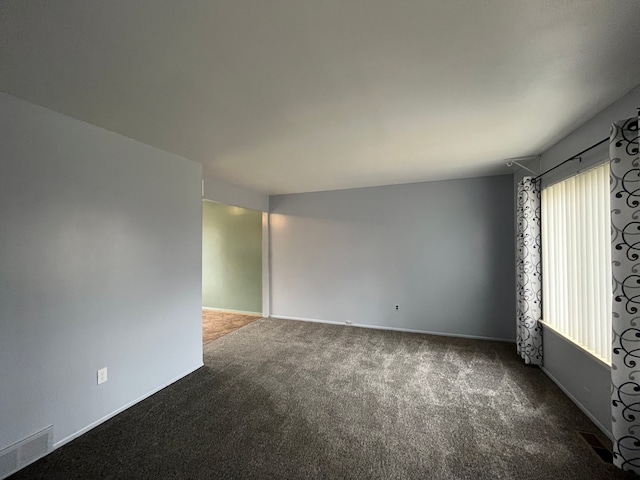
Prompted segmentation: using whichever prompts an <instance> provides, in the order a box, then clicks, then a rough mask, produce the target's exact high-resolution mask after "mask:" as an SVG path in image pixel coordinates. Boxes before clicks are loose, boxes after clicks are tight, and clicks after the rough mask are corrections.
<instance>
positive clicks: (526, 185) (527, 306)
mask: <svg viewBox="0 0 640 480" xmlns="http://www.w3.org/2000/svg"><path fill="white" fill-rule="evenodd" d="M516 225H517V227H516V228H517V232H516V309H517V312H516V314H517V316H516V319H517V325H516V342H517V349H518V354H520V356H521V357H522V358H523V359H524V361H525V363H528V364H533V365H542V326H541V325H540V319H541V317H542V275H541V273H542V258H541V242H540V185H539V183H538V182H536V181H535V180H534V179H532V178H531V177H525V178H524V179H523V180H522V181H521V182H520V183H519V184H518V203H517V206H516Z"/></svg>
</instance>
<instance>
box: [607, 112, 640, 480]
mask: <svg viewBox="0 0 640 480" xmlns="http://www.w3.org/2000/svg"><path fill="white" fill-rule="evenodd" d="M609 157H610V158H611V260H612V275H613V318H612V327H613V332H612V340H613V350H612V358H611V381H612V389H611V391H612V412H611V413H612V424H611V429H612V433H613V461H614V463H615V464H616V465H617V466H618V467H620V468H623V469H625V470H632V471H634V472H635V473H640V312H639V310H640V161H639V159H638V119H637V118H631V119H629V120H625V121H621V122H616V123H614V124H613V126H612V129H611V137H610V139H609Z"/></svg>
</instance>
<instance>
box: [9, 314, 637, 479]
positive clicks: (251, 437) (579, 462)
mask: <svg viewBox="0 0 640 480" xmlns="http://www.w3.org/2000/svg"><path fill="white" fill-rule="evenodd" d="M204 362H205V366H204V367H203V368H202V369H200V370H198V371H197V372H195V373H193V374H191V375H189V376H188V377H186V378H184V379H182V380H180V381H178V382H176V383H175V384H173V385H171V386H170V387H168V388H166V389H165V390H163V391H161V392H159V393H157V394H156V395H153V396H152V397H151V398H149V399H147V400H145V401H143V402H141V403H139V404H138V405H136V406H134V407H132V408H130V409H129V410H127V411H125V412H123V413H122V414H120V415H118V416H116V417H114V418H113V419H111V420H109V421H108V422H106V423H104V424H103V425H101V426H99V427H97V428H96V429H94V430H92V431H91V432H89V433H87V434H86V435H84V436H82V437H80V438H78V439H76V440H74V441H73V442H71V443H69V444H68V445H66V446H64V447H62V448H60V449H58V450H56V451H55V452H53V453H52V454H51V455H49V456H48V457H46V458H44V459H42V460H40V461H39V462H37V463H35V464H34V465H32V466H30V467H28V468H26V469H25V470H23V471H21V472H19V473H18V474H17V475H15V476H14V477H12V479H14V480H18V479H35V478H47V479H65V480H69V479H93V478H105V479H107V478H109V479H129V478H131V479H134V478H135V479H169V478H176V479H178V478H179V479H187V478H192V479H205V478H207V479H208V478H212V479H213V478H215V479H219V478H326V479H341V478H355V479H360V478H362V479H369V478H371V479H423V478H432V479H449V478H455V479H467V478H468V479H525V478H526V479H570V478H571V479H574V478H576V479H577V478H585V479H586V478H591V479H599V478H620V479H623V478H637V477H635V476H633V475H631V474H626V473H624V472H622V471H619V470H617V469H615V468H614V467H613V466H611V465H608V464H605V463H604V462H602V461H601V460H600V459H599V458H598V457H597V456H596V455H595V454H594V453H593V451H592V450H591V449H590V448H589V447H588V446H587V444H586V443H585V442H584V441H583V440H582V439H581V438H580V437H579V436H578V434H577V433H576V431H578V430H582V431H589V432H593V433H596V434H598V435H599V436H600V438H602V439H603V440H604V438H605V437H603V436H602V435H601V434H600V433H599V432H598V430H597V429H596V427H595V426H594V425H593V424H592V423H591V422H590V421H589V420H588V419H587V417H586V416H585V415H583V414H582V412H580V410H578V408H577V407H575V406H574V405H573V403H571V401H570V400H569V399H568V398H567V397H566V396H565V395H564V394H562V393H561V392H560V390H559V389H558V388H557V387H556V386H555V385H554V384H553V383H552V382H551V381H550V380H549V379H548V378H547V377H546V376H545V375H544V374H543V372H542V371H540V370H539V369H538V368H536V367H528V366H525V365H524V364H522V362H521V361H520V360H519V358H518V357H517V356H516V354H515V346H514V345H513V344H508V343H500V342H488V341H477V340H466V339H456V338H445V337H436V336H429V335H419V334H410V333H399V332H385V331H379V330H365V329H359V328H352V327H341V326H334V325H323V324H314V323H303V322H294V321H286V320H275V319H262V320H258V321H257V322H254V323H252V324H250V325H248V326H246V327H243V328H241V329H240V330H237V331H235V332H233V333H231V334H229V335H226V336H224V337H222V338H220V339H219V340H215V341H213V342H211V343H209V344H207V345H206V346H205V356H204Z"/></svg>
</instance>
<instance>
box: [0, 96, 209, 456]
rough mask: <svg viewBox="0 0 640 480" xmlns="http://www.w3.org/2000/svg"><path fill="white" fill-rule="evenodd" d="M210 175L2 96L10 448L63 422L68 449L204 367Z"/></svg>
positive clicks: (5, 409)
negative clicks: (204, 233) (204, 220)
mask: <svg viewBox="0 0 640 480" xmlns="http://www.w3.org/2000/svg"><path fill="white" fill-rule="evenodd" d="M200 179H201V167H200V165H198V164H196V163H193V162H191V161H188V160H185V159H184V158H181V157H178V156H176V155H172V154H169V153H165V152H162V151H160V150H157V149H155V148H152V147H149V146H147V145H144V144H141V143H139V142H136V141H134V140H131V139H128V138H125V137H122V136H120V135H117V134H114V133H111V132H109V131H106V130H103V129H100V128H97V127H94V126H91V125H89V124H86V123H83V122H80V121H76V120H74V119H72V118H69V117H66V116H63V115H60V114H58V113H55V112H52V111H50V110H47V109H44V108H41V107H38V106H35V105H33V104H30V103H27V102H24V101H22V100H18V99H16V98H13V97H10V96H8V95H5V94H0V449H2V448H4V447H7V446H9V445H11V444H13V443H15V442H17V441H19V440H21V439H22V438H24V437H26V436H27V435H30V434H33V433H34V432H36V431H38V430H40V429H42V428H44V427H46V426H47V425H50V424H53V426H54V439H53V441H54V444H57V445H60V444H62V443H64V442H65V441H66V439H68V438H70V437H71V436H73V435H75V434H76V433H78V432H81V431H83V430H84V429H86V428H87V427H88V426H91V425H92V424H94V423H95V422H99V421H100V420H101V419H103V418H105V417H107V416H109V415H111V414H112V413H113V412H116V411H118V410H119V409H121V408H123V407H124V406H127V405H129V404H130V403H131V402H135V401H136V400H138V399H140V398H141V397H144V396H146V395H148V394H149V393H151V392H153V391H155V390H157V389H159V388H160V387H162V386H164V385H166V384H168V383H170V382H172V381H174V380H176V379H178V378H180V377H182V376H184V375H185V374H186V373H188V372H191V371H193V370H194V369H196V368H198V367H199V366H201V365H202V345H201V341H202V334H201V314H200V306H201V248H202V247H201V184H200ZM102 367H108V372H109V380H108V381H107V383H104V384H102V385H100V386H98V385H97V384H96V371H97V370H98V369H99V368H102Z"/></svg>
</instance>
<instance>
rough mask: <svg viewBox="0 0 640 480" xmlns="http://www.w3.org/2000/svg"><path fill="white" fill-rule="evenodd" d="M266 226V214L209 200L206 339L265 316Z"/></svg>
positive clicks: (205, 261)
mask: <svg viewBox="0 0 640 480" xmlns="http://www.w3.org/2000/svg"><path fill="white" fill-rule="evenodd" d="M262 230H263V213H262V212H259V211H257V210H251V209H248V208H242V207H236V206H231V205H225V204H222V203H216V202H212V201H209V200H205V201H203V203H202V319H203V343H209V342H211V341H213V340H216V339H217V338H220V337H222V336H224V335H226V334H229V333H231V332H233V331H235V330H237V329H238V328H241V327H243V326H245V325H247V324H249V323H251V322H253V321H255V320H257V319H259V318H261V317H262V266H263V258H262V250H263V239H262Z"/></svg>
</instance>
